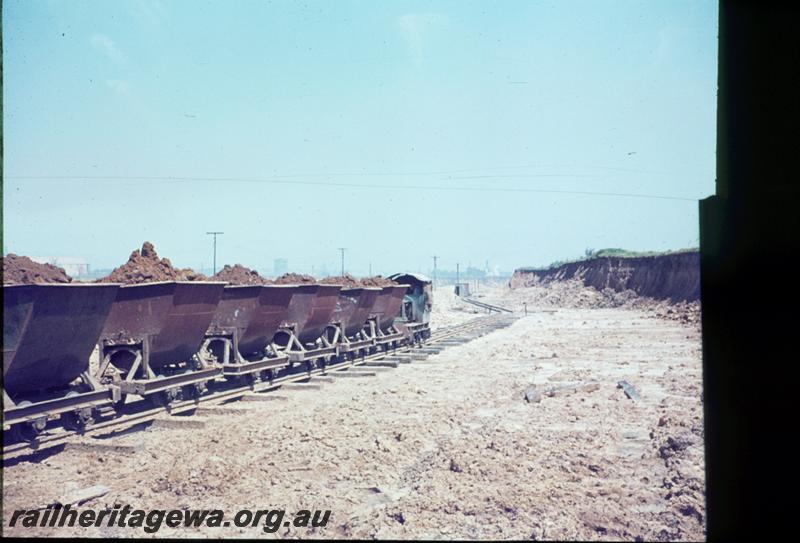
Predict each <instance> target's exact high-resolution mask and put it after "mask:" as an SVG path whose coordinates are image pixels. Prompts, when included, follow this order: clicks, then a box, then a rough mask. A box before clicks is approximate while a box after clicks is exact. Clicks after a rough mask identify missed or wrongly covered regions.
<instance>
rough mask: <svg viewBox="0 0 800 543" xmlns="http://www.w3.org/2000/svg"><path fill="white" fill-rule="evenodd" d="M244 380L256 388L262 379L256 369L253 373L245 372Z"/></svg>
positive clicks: (252, 387)
mask: <svg viewBox="0 0 800 543" xmlns="http://www.w3.org/2000/svg"><path fill="white" fill-rule="evenodd" d="M242 380H243V381H244V382H245V384H246V385H247V386H248V387H250V388H251V389H254V388H255V387H256V384H258V381H259V380H260V379H259V372H257V371H254V372H252V373H248V374H245V375H243V376H242Z"/></svg>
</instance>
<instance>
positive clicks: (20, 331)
mask: <svg viewBox="0 0 800 543" xmlns="http://www.w3.org/2000/svg"><path fill="white" fill-rule="evenodd" d="M118 289H119V285H116V284H105V285H17V286H4V287H3V427H4V428H5V427H6V426H10V427H11V428H12V429H13V430H14V432H15V433H16V434H17V437H21V438H24V439H28V440H29V439H32V438H33V437H35V435H37V434H38V433H40V432H41V431H43V430H44V429H45V426H46V424H47V417H48V415H50V416H52V415H59V416H60V417H61V420H62V423H63V425H64V426H65V427H66V428H69V429H78V430H79V429H82V428H83V427H85V426H86V425H87V424H89V423H90V422H91V419H92V417H93V415H94V413H95V410H96V409H98V408H100V407H102V406H104V405H109V404H111V403H112V402H113V401H115V400H118V399H119V389H118V388H116V387H104V386H101V385H100V383H98V382H97V381H96V380H95V379H94V378H93V377H92V375H91V374H90V371H89V357H90V356H91V353H92V350H93V349H94V346H95V344H96V343H97V340H98V338H99V337H100V332H101V330H102V329H103V323H105V321H106V317H107V316H108V313H109V311H110V310H111V306H112V304H113V303H114V300H115V298H116V295H117V290H118Z"/></svg>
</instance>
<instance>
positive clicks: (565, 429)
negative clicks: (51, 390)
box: [3, 293, 705, 540]
mask: <svg viewBox="0 0 800 543" xmlns="http://www.w3.org/2000/svg"><path fill="white" fill-rule="evenodd" d="M437 294H438V293H437ZM441 298H442V297H441V296H439V298H438V299H437V300H436V302H441ZM453 303H457V302H453ZM529 309H535V308H531V307H530V306H529ZM454 313H464V312H459V311H454ZM472 316H473V317H474V316H475V315H472ZM461 317H462V315H460V314H459V315H457V316H456V318H455V320H461ZM619 380H626V381H627V382H629V383H630V384H631V385H633V386H634V387H635V388H636V390H637V391H638V393H639V395H640V396H641V399H640V400H639V401H633V400H631V399H629V398H628V397H626V395H625V394H624V393H623V391H622V390H621V389H619V388H617V382H618V381H619ZM532 386H533V388H534V389H535V390H536V391H538V392H540V393H542V394H541V396H540V397H539V401H538V402H537V401H533V402H526V401H525V400H524V399H523V397H524V395H525V392H526V390H528V389H530V388H531V387H532ZM278 394H279V395H281V396H285V397H286V398H287V400H286V401H276V402H263V403H248V404H247V405H246V406H244V407H243V406H242V404H241V403H240V404H236V405H237V407H238V408H240V409H244V410H245V411H244V412H243V413H238V414H233V415H231V414H226V415H208V416H204V419H205V420H206V426H205V428H204V429H194V430H172V429H170V430H149V431H147V432H138V433H135V434H131V435H128V436H124V437H121V438H118V439H117V441H118V442H128V443H135V442H141V443H143V444H144V451H142V452H138V453H136V454H134V455H131V456H115V455H113V454H111V453H97V452H88V453H87V452H76V451H69V450H68V451H64V452H62V453H59V454H57V455H55V456H52V457H50V458H48V459H45V460H43V461H42V462H41V463H39V464H33V463H22V464H19V465H15V466H10V467H7V468H5V469H4V472H3V475H4V478H3V479H4V481H3V516H4V523H5V526H6V529H5V533H6V535H25V536H33V535H43V536H48V535H50V536H52V535H59V536H95V537H124V536H129V537H130V536H141V535H146V534H144V533H143V532H142V530H141V529H131V528H113V529H109V528H94V527H92V528H75V529H72V530H71V531H70V530H65V529H61V530H59V529H47V528H35V529H29V528H21V527H16V528H8V527H7V526H8V521H9V519H10V515H11V511H12V510H14V509H17V508H31V507H39V506H43V505H44V504H46V503H49V502H51V501H52V500H53V499H55V498H56V497H58V496H59V495H60V494H62V493H63V492H64V490H65V489H66V488H67V487H68V486H69V485H72V486H78V487H88V486H91V485H95V484H104V485H106V486H108V487H110V489H111V491H110V493H109V494H107V495H105V496H103V497H102V498H99V499H96V500H94V501H93V502H89V503H87V504H86V505H85V507H91V508H94V509H96V510H97V509H102V508H104V507H113V505H114V504H115V503H116V504H130V505H131V506H133V507H138V508H144V509H154V508H189V509H202V508H208V509H215V508H221V509H224V510H225V511H226V513H227V514H228V515H230V516H232V515H233V513H234V512H235V511H237V510H239V509H243V508H253V509H266V508H271V509H274V508H285V509H286V510H288V511H289V512H293V511H296V510H299V509H331V510H332V514H331V518H330V522H329V524H328V526H326V527H325V528H322V529H315V530H311V529H299V528H293V527H287V528H284V529H281V530H280V531H279V532H278V533H277V534H274V536H282V537H315V538H320V537H325V538H350V537H357V538H444V539H455V538H459V539H473V538H494V539H527V538H533V539H614V540H617V539H625V540H632V539H637V538H643V539H646V540H667V539H669V540H675V539H684V540H699V539H704V538H705V519H704V516H705V498H704V474H703V427H702V400H701V363H700V333H699V330H698V329H697V327H696V326H687V325H685V324H681V323H677V322H671V321H663V320H657V319H653V318H651V316H650V315H649V314H648V313H644V312H641V311H636V310H631V309H582V308H578V309H557V310H556V311H555V312H538V313H531V314H530V315H529V316H527V317H525V318H523V319H520V320H518V321H517V322H515V323H514V324H513V325H512V326H511V327H510V328H506V329H504V330H500V331H497V332H493V333H492V334H490V335H488V336H485V337H483V338H479V339H476V340H474V341H472V342H470V343H468V344H466V345H463V346H459V347H452V348H449V349H447V350H446V351H444V352H443V353H442V354H440V355H436V356H433V357H431V358H429V359H428V361H424V362H418V363H413V364H404V365H401V366H400V368H398V369H395V370H390V371H386V372H379V373H378V375H377V376H375V377H369V378H358V379H337V380H335V382H333V383H324V384H323V388H322V389H321V390H318V391H282V392H279V393H278ZM158 535H159V536H172V537H187V536H188V537H265V536H266V537H269V534H264V533H262V531H261V529H260V528H241V529H240V528H208V527H206V528H202V529H188V528H179V529H169V528H166V527H163V528H162V529H161V531H160V532H159V533H158Z"/></svg>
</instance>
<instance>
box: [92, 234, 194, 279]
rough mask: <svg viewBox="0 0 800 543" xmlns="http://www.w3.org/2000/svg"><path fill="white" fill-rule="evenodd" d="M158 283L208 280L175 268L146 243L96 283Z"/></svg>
mask: <svg viewBox="0 0 800 543" xmlns="http://www.w3.org/2000/svg"><path fill="white" fill-rule="evenodd" d="M157 281H208V278H207V277H206V276H205V275H203V274H202V273H198V272H196V271H194V270H192V269H190V268H183V269H181V268H175V267H174V266H173V265H172V262H170V261H169V259H168V258H159V257H158V254H157V253H156V250H155V247H153V244H152V243H150V242H149V241H145V242H144V244H143V245H142V249H141V250H138V249H137V250H135V251H133V252H132V253H131V256H130V257H129V258H128V261H127V262H126V263H125V264H123V265H122V266H119V267H118V268H114V270H113V271H112V272H111V273H110V274H109V275H107V276H106V277H103V278H101V279H98V280H97V281H95V282H96V283H124V284H129V285H133V284H139V283H154V282H157Z"/></svg>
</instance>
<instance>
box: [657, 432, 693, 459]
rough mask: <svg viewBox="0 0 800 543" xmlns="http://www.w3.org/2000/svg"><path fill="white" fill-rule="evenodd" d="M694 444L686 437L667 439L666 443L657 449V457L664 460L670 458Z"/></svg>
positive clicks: (670, 437)
mask: <svg viewBox="0 0 800 543" xmlns="http://www.w3.org/2000/svg"><path fill="white" fill-rule="evenodd" d="M693 444H694V441H693V440H692V439H691V438H689V437H686V436H681V437H677V438H676V437H672V436H669V437H667V441H666V442H665V443H664V444H663V445H661V446H660V447H659V448H658V456H660V457H661V458H663V459H664V460H666V459H668V458H672V457H673V456H675V455H676V454H677V453H679V452H681V451H683V450H686V449H688V448H689V447H690V446H691V445H693Z"/></svg>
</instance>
